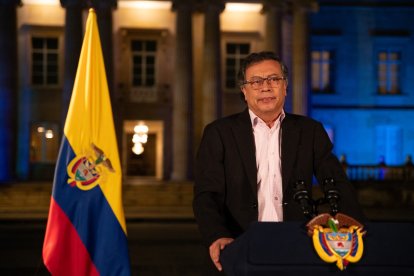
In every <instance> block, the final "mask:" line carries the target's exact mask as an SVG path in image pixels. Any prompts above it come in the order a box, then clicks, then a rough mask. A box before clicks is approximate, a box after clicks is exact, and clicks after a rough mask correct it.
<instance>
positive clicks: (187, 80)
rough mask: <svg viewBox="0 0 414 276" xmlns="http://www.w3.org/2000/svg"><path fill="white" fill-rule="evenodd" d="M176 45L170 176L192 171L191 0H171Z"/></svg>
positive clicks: (187, 175)
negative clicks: (172, 3) (173, 12)
mask: <svg viewBox="0 0 414 276" xmlns="http://www.w3.org/2000/svg"><path fill="white" fill-rule="evenodd" d="M173 9H174V10H175V12H176V33H175V35H176V46H175V64H176V66H175V70H174V96H173V171H172V175H171V178H172V179H174V180H185V179H189V178H191V175H192V166H191V164H192V161H193V151H192V148H193V146H192V141H193V112H192V106H193V50H192V41H193V40H192V9H193V8H192V5H191V1H178V0H177V1H174V5H173Z"/></svg>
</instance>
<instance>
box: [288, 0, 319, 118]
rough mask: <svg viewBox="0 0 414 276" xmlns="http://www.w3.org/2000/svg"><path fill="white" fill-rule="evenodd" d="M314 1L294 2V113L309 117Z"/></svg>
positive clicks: (297, 0)
mask: <svg viewBox="0 0 414 276" xmlns="http://www.w3.org/2000/svg"><path fill="white" fill-rule="evenodd" d="M314 7H315V2H314V1H313V0H295V1H293V24H292V28H293V30H292V32H293V38H292V80H293V84H292V94H293V113H297V114H302V115H308V113H309V102H310V100H309V93H310V83H309V82H310V70H309V66H310V65H309V30H308V12H310V11H311V10H312V9H313V8H314Z"/></svg>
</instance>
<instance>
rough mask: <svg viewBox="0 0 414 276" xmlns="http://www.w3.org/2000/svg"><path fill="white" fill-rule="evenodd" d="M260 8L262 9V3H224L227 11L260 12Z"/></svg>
mask: <svg viewBox="0 0 414 276" xmlns="http://www.w3.org/2000/svg"><path fill="white" fill-rule="evenodd" d="M262 9H263V5H262V4H248V3H226V9H225V11H228V12H260V11H261V10H262Z"/></svg>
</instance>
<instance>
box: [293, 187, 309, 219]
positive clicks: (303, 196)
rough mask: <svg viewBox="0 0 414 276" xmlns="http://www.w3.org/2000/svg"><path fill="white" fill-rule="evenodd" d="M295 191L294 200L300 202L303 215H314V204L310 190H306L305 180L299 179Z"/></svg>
mask: <svg viewBox="0 0 414 276" xmlns="http://www.w3.org/2000/svg"><path fill="white" fill-rule="evenodd" d="M294 190H295V193H294V194H293V200H294V201H296V202H298V203H299V204H300V207H301V209H302V212H303V215H304V216H305V217H306V218H312V217H314V214H313V210H312V206H311V205H312V204H311V200H310V197H309V192H308V190H306V186H305V181H303V180H298V181H296V183H295V186H294Z"/></svg>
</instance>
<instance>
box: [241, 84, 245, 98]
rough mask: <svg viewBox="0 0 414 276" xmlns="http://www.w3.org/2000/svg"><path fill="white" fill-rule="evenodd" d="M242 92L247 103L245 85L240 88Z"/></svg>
mask: <svg viewBox="0 0 414 276" xmlns="http://www.w3.org/2000/svg"><path fill="white" fill-rule="evenodd" d="M240 91H241V93H242V94H243V96H244V100H245V101H246V88H245V87H244V85H243V86H240Z"/></svg>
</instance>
